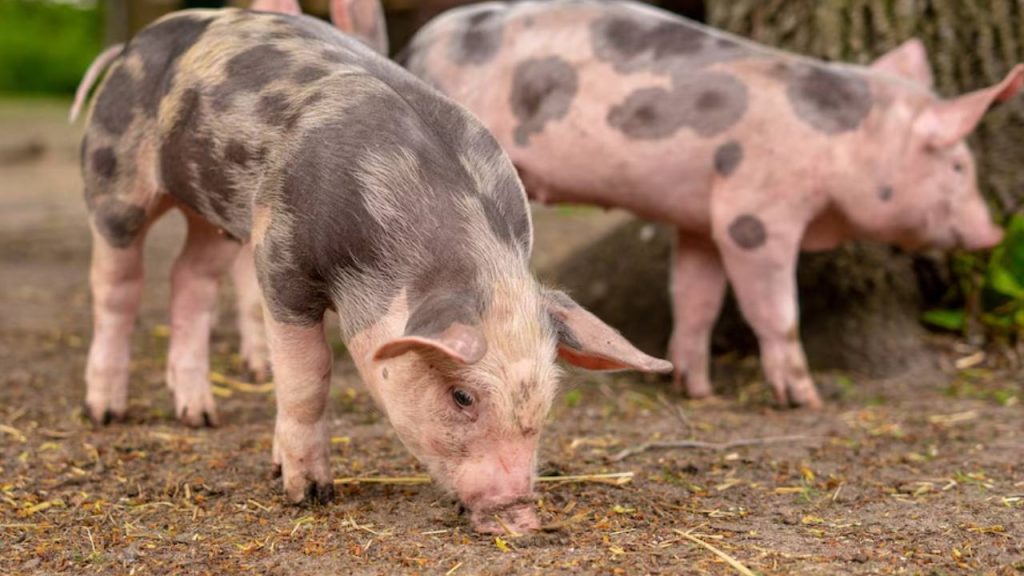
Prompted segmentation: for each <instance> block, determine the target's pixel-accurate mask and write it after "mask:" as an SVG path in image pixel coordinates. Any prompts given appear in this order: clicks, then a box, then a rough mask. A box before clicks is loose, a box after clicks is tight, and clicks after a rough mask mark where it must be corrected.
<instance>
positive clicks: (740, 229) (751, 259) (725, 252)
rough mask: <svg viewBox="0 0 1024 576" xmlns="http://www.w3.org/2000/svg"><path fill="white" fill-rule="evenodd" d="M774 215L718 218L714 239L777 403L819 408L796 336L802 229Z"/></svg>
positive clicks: (729, 213) (741, 214) (733, 213)
mask: <svg viewBox="0 0 1024 576" xmlns="http://www.w3.org/2000/svg"><path fill="white" fill-rule="evenodd" d="M772 216H773V214H771V213H770V212H769V213H766V214H762V215H757V214H756V213H752V212H742V211H740V212H737V211H726V212H725V213H723V214H716V215H715V240H716V242H717V243H718V246H719V250H720V252H721V254H722V258H723V261H724V263H725V268H726V272H727V274H728V276H729V281H730V282H731V283H732V287H733V290H734V291H735V293H736V298H737V300H738V301H739V304H740V308H741V309H742V310H743V315H744V317H745V318H746V319H747V322H749V323H750V325H751V326H752V327H753V329H754V332H755V334H757V339H758V342H759V344H760V346H761V363H762V365H763V366H764V371H765V376H766V377H767V379H768V383H769V384H770V385H771V387H772V390H773V392H774V393H775V400H776V401H777V402H778V403H779V404H780V405H782V406H785V405H790V406H805V407H808V408H820V407H821V406H822V403H821V398H820V397H819V396H818V391H817V389H816V388H815V386H814V382H813V381H812V380H811V377H810V373H809V372H808V370H807V358H806V356H805V355H804V350H803V346H801V344H800V338H799V336H798V334H799V328H798V315H799V313H798V304H797V290H796V264H797V257H798V254H799V245H800V238H801V236H802V235H803V227H802V226H800V225H799V223H798V222H794V221H792V220H791V219H790V217H788V216H785V215H777V216H775V217H774V218H773V217H772Z"/></svg>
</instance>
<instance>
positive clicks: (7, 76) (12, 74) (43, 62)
mask: <svg viewBox="0 0 1024 576" xmlns="http://www.w3.org/2000/svg"><path fill="white" fill-rule="evenodd" d="M101 24H102V20H101V15H100V12H99V10H98V9H97V8H96V7H95V5H94V6H93V7H91V8H89V7H86V8H81V7H78V6H76V5H74V4H66V3H56V2H49V1H44V0H0V94H33V95H35V94H51V95H53V94H61V95H67V94H72V93H74V91H75V87H76V86H77V85H78V81H79V80H80V79H81V78H82V75H83V74H84V73H85V70H86V68H88V67H89V63H90V62H92V59H93V58H94V57H95V56H96V55H97V54H98V53H99V51H100V48H101V36H102V34H101V31H102V27H101Z"/></svg>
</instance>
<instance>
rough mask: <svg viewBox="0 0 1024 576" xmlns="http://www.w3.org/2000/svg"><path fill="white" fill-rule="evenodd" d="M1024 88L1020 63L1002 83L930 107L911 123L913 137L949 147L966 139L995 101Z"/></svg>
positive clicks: (933, 144) (1023, 76)
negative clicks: (912, 125) (914, 135)
mask: <svg viewBox="0 0 1024 576" xmlns="http://www.w3.org/2000/svg"><path fill="white" fill-rule="evenodd" d="M1022 86H1024V64H1017V65H1016V66H1014V67H1013V70H1010V73H1009V74H1007V75H1006V78H1003V80H1002V82H1000V83H998V84H996V85H995V86H992V87H991V88H984V89H982V90H978V91H976V92H971V93H970V94H965V95H963V96H960V97H959V98H954V99H953V100H945V101H942V102H937V103H935V104H932V105H931V106H929V107H928V108H926V109H925V110H924V112H922V113H921V114H920V115H918V117H917V119H916V120H915V121H914V134H916V135H917V136H918V137H919V138H921V139H923V140H924V142H925V143H926V144H928V145H929V146H932V147H935V148H946V147H948V146H953V145H954V144H956V143H957V142H960V141H961V140H963V139H964V138H966V137H967V135H968V134H970V133H971V131H973V130H974V127H975V126H977V125H978V122H981V118H982V116H984V115H985V112H987V111H988V109H989V107H990V106H992V104H994V103H995V102H1004V101H1006V100H1009V99H1010V98H1013V96H1014V95H1015V94H1017V92H1019V91H1020V89H1021V87H1022Z"/></svg>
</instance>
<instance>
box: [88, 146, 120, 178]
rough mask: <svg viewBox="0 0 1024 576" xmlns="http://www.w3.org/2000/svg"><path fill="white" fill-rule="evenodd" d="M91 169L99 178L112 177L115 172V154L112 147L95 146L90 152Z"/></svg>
mask: <svg viewBox="0 0 1024 576" xmlns="http://www.w3.org/2000/svg"><path fill="white" fill-rule="evenodd" d="M92 169H93V171H95V172H96V174H98V175H99V176H100V177H101V178H104V179H107V180H109V179H111V178H113V177H114V174H115V173H117V156H115V155H114V149H113V148H111V147H110V146H104V147H102V148H97V149H96V151H94V152H93V153H92Z"/></svg>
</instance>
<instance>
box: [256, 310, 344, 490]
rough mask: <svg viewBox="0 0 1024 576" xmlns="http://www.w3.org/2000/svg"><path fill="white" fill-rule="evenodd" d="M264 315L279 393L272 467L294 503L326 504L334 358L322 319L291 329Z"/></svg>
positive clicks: (330, 487)
mask: <svg viewBox="0 0 1024 576" xmlns="http://www.w3.org/2000/svg"><path fill="white" fill-rule="evenodd" d="M265 315H266V319H267V322H266V326H267V339H268V341H269V343H270V357H271V361H272V362H273V364H274V375H275V379H274V380H275V384H276V393H277V423H276V425H275V427H274V450H273V458H274V466H275V468H276V469H277V470H278V471H279V472H280V474H281V477H282V480H283V482H284V491H285V494H286V495H287V497H288V499H289V500H290V501H292V502H293V503H303V502H305V503H312V504H325V503H327V502H329V501H331V500H332V499H333V498H334V483H333V479H332V477H331V472H330V464H329V458H328V457H329V452H330V437H329V434H328V423H327V396H328V392H329V391H330V384H331V363H332V360H331V348H330V345H329V344H328V342H327V337H326V336H325V334H324V324H323V320H322V319H321V320H320V321H319V322H316V323H315V324H313V325H311V326H305V325H293V324H286V323H281V322H277V321H276V320H275V319H274V318H273V316H272V315H271V314H270V312H269V311H267V312H266V313H265Z"/></svg>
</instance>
